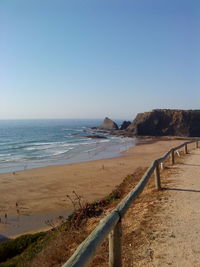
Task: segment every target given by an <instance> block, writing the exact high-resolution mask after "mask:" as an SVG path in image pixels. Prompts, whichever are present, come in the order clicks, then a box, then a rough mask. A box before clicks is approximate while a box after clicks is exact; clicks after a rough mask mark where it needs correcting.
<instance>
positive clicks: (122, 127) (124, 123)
mask: <svg viewBox="0 0 200 267" xmlns="http://www.w3.org/2000/svg"><path fill="white" fill-rule="evenodd" d="M130 124H131V122H130V121H123V122H122V124H121V126H120V128H119V129H120V130H126V129H127V128H128V126H129V125H130Z"/></svg>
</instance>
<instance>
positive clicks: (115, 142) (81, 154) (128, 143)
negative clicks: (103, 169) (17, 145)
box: [0, 135, 137, 174]
mask: <svg viewBox="0 0 200 267" xmlns="http://www.w3.org/2000/svg"><path fill="white" fill-rule="evenodd" d="M87 138H88V137H87ZM136 140H137V138H136V137H132V138H131V137H124V136H112V135H110V138H107V137H106V138H103V139H101V140H100V141H99V139H96V141H95V142H94V143H87V149H85V148H84V149H83V146H82V148H81V149H80V151H79V150H77V149H75V150H71V152H70V153H69V150H67V151H66V154H65V152H61V153H60V152H57V153H55V155H53V156H52V157H50V158H49V159H45V160H44V159H42V160H32V161H27V159H24V161H23V162H21V161H19V162H17V163H16V162H13V163H11V162H9V161H8V162H7V163H5V165H3V166H0V174H6V173H10V172H12V173H15V172H21V171H25V170H31V169H38V168H43V167H48V166H59V165H66V164H74V163H80V162H87V161H91V160H100V159H106V158H114V157H119V156H120V155H121V152H123V151H126V150H127V149H129V148H130V147H132V146H135V143H136ZM89 141H90V138H88V142H89ZM80 145H81V144H80ZM63 153H64V154H63ZM60 154H62V155H63V156H62V157H60V156H59V155H60ZM56 157H58V158H56Z"/></svg>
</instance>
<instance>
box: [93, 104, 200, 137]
mask: <svg viewBox="0 0 200 267" xmlns="http://www.w3.org/2000/svg"><path fill="white" fill-rule="evenodd" d="M97 129H99V130H106V131H110V132H111V134H114V135H121V136H126V137H127V136H128V137H134V136H184V137H200V110H178V109H155V110H152V111H150V112H144V113H138V114H137V116H136V118H135V119H134V120H133V122H132V123H131V122H130V121H124V122H123V123H122V124H121V126H118V125H117V124H116V123H115V122H114V121H112V120H111V119H109V118H107V117H106V118H105V119H104V122H103V124H102V125H100V126H99V127H97Z"/></svg>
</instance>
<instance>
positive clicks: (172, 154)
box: [171, 149, 175, 165]
mask: <svg viewBox="0 0 200 267" xmlns="http://www.w3.org/2000/svg"><path fill="white" fill-rule="evenodd" d="M171 157H172V165H173V164H174V163H175V159H174V150H173V149H172V152H171Z"/></svg>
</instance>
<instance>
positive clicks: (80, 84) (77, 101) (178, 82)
mask: <svg viewBox="0 0 200 267" xmlns="http://www.w3.org/2000/svg"><path fill="white" fill-rule="evenodd" d="M199 85H200V1H199V0H192V1H191V0H187V1H186V0H179V1H178V0H28V1H27V0H1V1H0V119H10V118H102V119H103V118H104V117H105V116H109V117H111V118H113V119H114V118H120V119H132V118H133V117H134V116H135V115H136V113H138V112H143V111H148V110H151V109H154V108H180V109H199V108H200V86H199Z"/></svg>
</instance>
